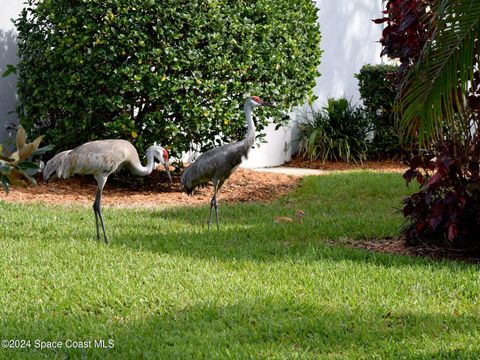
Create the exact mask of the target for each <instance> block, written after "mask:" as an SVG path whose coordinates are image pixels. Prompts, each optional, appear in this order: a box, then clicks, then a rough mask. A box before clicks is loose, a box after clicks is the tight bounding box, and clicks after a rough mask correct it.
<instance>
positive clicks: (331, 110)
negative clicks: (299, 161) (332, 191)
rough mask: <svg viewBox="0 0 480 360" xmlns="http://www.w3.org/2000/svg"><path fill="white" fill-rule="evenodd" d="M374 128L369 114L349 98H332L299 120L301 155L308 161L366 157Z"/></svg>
mask: <svg viewBox="0 0 480 360" xmlns="http://www.w3.org/2000/svg"><path fill="white" fill-rule="evenodd" d="M370 131H371V126H370V122H369V119H368V117H367V116H366V115H365V113H364V111H363V110H362V109H361V108H359V107H353V106H352V105H351V104H350V103H349V101H348V100H346V99H343V98H341V99H328V103H327V105H326V106H325V107H323V108H322V109H321V110H312V111H311V114H308V115H305V116H303V117H302V119H301V120H300V121H299V122H298V132H299V135H298V139H297V141H298V142H299V150H298V155H299V156H301V157H303V158H305V159H308V160H322V161H326V160H334V161H337V160H342V161H346V162H349V161H354V162H362V161H364V160H366V155H367V148H368V141H367V135H368V133H369V132H370Z"/></svg>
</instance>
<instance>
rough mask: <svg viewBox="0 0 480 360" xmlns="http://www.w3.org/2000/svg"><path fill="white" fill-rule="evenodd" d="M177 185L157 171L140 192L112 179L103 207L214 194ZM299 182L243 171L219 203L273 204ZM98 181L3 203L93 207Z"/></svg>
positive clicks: (26, 193) (35, 189)
mask: <svg viewBox="0 0 480 360" xmlns="http://www.w3.org/2000/svg"><path fill="white" fill-rule="evenodd" d="M172 178H173V182H174V183H173V184H172V185H171V186H170V185H168V183H167V177H166V175H165V172H164V171H154V172H153V173H152V174H151V175H150V176H148V177H145V178H144V179H143V180H144V185H143V186H142V188H141V189H140V185H139V184H138V182H134V181H131V180H130V182H129V181H125V180H120V177H116V176H115V175H114V176H112V177H111V178H109V180H108V182H107V184H106V185H105V189H104V192H103V194H104V196H103V198H102V204H103V205H105V206H117V207H136V206H143V207H159V206H163V205H186V204H190V205H192V204H207V203H209V201H210V199H211V197H212V195H213V187H212V186H208V187H205V188H201V189H197V190H196V191H195V193H194V195H193V196H187V194H185V193H184V192H182V190H181V188H180V175H178V174H172ZM298 182H299V179H298V178H296V177H293V176H290V175H284V174H273V173H264V172H259V171H254V170H250V169H243V168H239V169H237V171H235V172H234V173H233V174H232V176H231V177H230V178H229V179H228V180H227V181H226V182H225V184H224V185H223V187H222V189H221V191H220V193H219V202H247V201H271V200H273V199H276V198H278V197H280V196H282V195H285V194H286V193H287V192H290V191H291V190H293V189H294V188H295V187H296V186H297V185H298ZM95 192H96V182H95V180H94V179H93V177H92V176H88V175H86V176H80V175H75V176H74V177H72V178H69V179H66V180H59V179H56V178H55V179H52V180H50V181H49V182H48V184H47V183H44V182H43V181H41V180H39V181H38V186H32V187H30V188H28V189H22V188H12V189H11V191H10V193H9V194H8V195H5V194H4V193H3V192H1V193H0V200H5V201H11V202H31V201H36V202H38V201H40V202H46V203H62V204H65V203H80V204H85V205H92V204H93V200H94V198H95Z"/></svg>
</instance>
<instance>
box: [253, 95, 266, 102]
mask: <svg viewBox="0 0 480 360" xmlns="http://www.w3.org/2000/svg"><path fill="white" fill-rule="evenodd" d="M252 100H254V101H256V102H257V103H261V102H263V101H262V99H260V98H259V97H258V96H252Z"/></svg>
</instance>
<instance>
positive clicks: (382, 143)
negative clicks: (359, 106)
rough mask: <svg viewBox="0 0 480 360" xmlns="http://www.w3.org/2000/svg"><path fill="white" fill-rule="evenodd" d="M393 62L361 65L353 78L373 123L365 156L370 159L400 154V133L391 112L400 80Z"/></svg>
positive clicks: (396, 156)
mask: <svg viewBox="0 0 480 360" xmlns="http://www.w3.org/2000/svg"><path fill="white" fill-rule="evenodd" d="M397 70H398V66H396V65H364V66H363V67H362V68H361V69H360V72H359V73H358V74H355V77H356V78H357V79H358V89H359V92H360V96H361V98H362V101H363V105H364V107H365V111H366V113H367V115H368V116H369V117H370V119H371V122H372V125H373V138H372V141H371V142H370V144H369V151H368V158H369V159H373V160H382V159H394V158H400V157H401V149H400V138H399V132H398V131H397V129H396V126H395V114H394V111H393V108H394V103H395V98H396V96H397V92H398V86H399V79H398V77H397V76H396V75H395V74H396V72H397Z"/></svg>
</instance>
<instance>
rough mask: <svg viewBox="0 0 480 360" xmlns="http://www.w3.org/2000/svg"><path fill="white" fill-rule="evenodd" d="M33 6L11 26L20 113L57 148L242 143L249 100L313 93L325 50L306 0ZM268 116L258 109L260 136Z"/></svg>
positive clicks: (41, 0) (32, 0)
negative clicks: (124, 142) (107, 142)
mask: <svg viewBox="0 0 480 360" xmlns="http://www.w3.org/2000/svg"><path fill="white" fill-rule="evenodd" d="M28 5H29V7H28V8H26V9H24V10H23V12H22V14H21V16H20V17H19V18H18V19H17V20H16V21H15V25H16V27H17V30H18V33H19V44H18V46H19V55H20V58H21V62H20V63H19V65H18V76H19V79H18V94H19V97H20V103H19V104H20V105H19V106H18V108H17V112H18V113H19V116H20V119H21V123H22V124H24V125H25V126H26V127H27V128H29V129H35V132H37V133H38V132H42V133H45V136H46V139H47V140H48V141H49V142H51V143H53V144H55V145H56V148H57V150H58V151H59V150H62V149H65V148H72V147H74V146H76V145H78V144H80V143H83V142H85V141H89V140H94V139H99V138H125V139H129V140H131V141H133V142H134V143H136V144H135V145H136V147H137V148H139V150H140V151H142V150H144V149H145V147H146V146H148V145H150V144H151V143H153V142H154V141H159V142H160V143H161V144H163V145H164V146H169V147H171V148H172V151H171V152H172V153H173V154H174V155H175V154H177V155H178V154H180V153H182V152H184V151H186V150H188V149H189V147H190V146H191V144H192V143H195V144H199V145H200V147H201V149H199V150H205V149H208V148H211V147H213V146H214V145H215V143H214V142H215V141H217V142H221V141H229V140H232V139H233V140H235V139H238V138H239V137H243V136H244V131H245V129H244V119H243V116H242V105H243V101H244V99H245V96H246V94H248V93H250V94H257V95H260V96H262V97H265V98H272V99H274V100H276V101H277V103H282V102H283V105H284V106H285V107H287V108H288V107H290V106H293V105H296V104H299V103H303V102H304V101H305V100H311V98H312V96H313V95H312V92H311V89H312V88H313V86H314V85H315V78H316V77H317V76H318V72H317V65H318V64H319V60H320V55H321V51H320V49H319V42H320V33H319V27H318V25H317V23H316V20H317V15H316V13H317V10H316V8H315V5H314V4H313V2H312V1H311V0H281V1H280V0H279V1H273V2H272V1H269V0H248V1H239V2H235V1H229V2H224V1H203V0H189V1H178V0H166V1H154V0H131V1H123V0H91V1H67V0H58V1H49V0H48V1H47V0H29V1H28ZM272 111H274V110H272ZM269 115H271V113H268V110H260V111H258V116H259V119H258V121H259V124H258V125H259V129H260V130H261V129H262V128H263V127H264V125H265V124H266V120H267V118H268V116H269ZM277 115H278V114H277ZM277 117H278V116H277ZM215 139H216V140H215ZM142 148H143V149H142Z"/></svg>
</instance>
